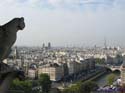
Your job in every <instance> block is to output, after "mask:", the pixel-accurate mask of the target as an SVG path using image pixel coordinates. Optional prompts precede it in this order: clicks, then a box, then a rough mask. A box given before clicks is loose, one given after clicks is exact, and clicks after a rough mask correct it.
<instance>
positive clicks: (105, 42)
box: [104, 38, 107, 49]
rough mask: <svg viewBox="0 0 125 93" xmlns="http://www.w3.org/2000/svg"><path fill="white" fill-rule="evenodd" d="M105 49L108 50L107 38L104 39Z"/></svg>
mask: <svg viewBox="0 0 125 93" xmlns="http://www.w3.org/2000/svg"><path fill="white" fill-rule="evenodd" d="M104 48H105V49H107V41H106V38H104Z"/></svg>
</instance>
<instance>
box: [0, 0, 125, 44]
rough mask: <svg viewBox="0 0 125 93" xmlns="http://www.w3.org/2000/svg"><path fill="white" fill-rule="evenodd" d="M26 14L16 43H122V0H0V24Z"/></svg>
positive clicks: (124, 38)
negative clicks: (22, 28)
mask: <svg viewBox="0 0 125 93" xmlns="http://www.w3.org/2000/svg"><path fill="white" fill-rule="evenodd" d="M21 16H23V17H24V18H25V23H26V28H25V29H24V30H23V31H20V32H19V33H18V38H17V41H16V45H28V46H42V43H46V44H47V42H51V43H52V45H53V46H70V45H71V46H94V45H99V46H102V45H104V38H106V40H107V45H112V46H118V45H119V46H125V0H1V1H0V24H1V25H3V24H5V23H6V22H8V21H9V20H11V19H12V18H14V17H21Z"/></svg>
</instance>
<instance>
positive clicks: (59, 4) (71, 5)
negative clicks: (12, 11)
mask: <svg viewBox="0 0 125 93" xmlns="http://www.w3.org/2000/svg"><path fill="white" fill-rule="evenodd" d="M11 5H13V6H16V7H18V6H19V7H21V6H25V7H35V8H50V7H53V8H54V9H60V8H61V9H81V8H83V9H87V8H91V9H93V8H96V9H98V8H102V9H103V8H106V7H110V8H111V7H113V8H114V7H120V8H121V7H122V8H124V6H125V0H2V1H1V3H0V6H3V7H4V6H11Z"/></svg>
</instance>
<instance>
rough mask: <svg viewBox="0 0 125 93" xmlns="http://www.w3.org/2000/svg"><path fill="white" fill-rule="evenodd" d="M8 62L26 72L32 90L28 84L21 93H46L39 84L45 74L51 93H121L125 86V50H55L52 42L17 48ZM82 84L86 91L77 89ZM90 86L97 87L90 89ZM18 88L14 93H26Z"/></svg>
mask: <svg viewBox="0 0 125 93" xmlns="http://www.w3.org/2000/svg"><path fill="white" fill-rule="evenodd" d="M4 62H5V63H7V64H9V65H10V66H14V67H17V69H22V70H23V71H24V72H25V76H26V81H27V82H30V83H31V85H32V86H28V83H27V85H25V87H27V90H24V92H21V93H25V91H29V92H30V93H35V92H37V93H44V92H42V85H40V84H39V80H40V78H41V75H42V74H43V75H44V74H46V75H48V76H49V77H50V81H51V83H50V85H51V87H49V88H50V89H49V91H50V93H61V92H63V93H84V92H85V93H86V92H87V93H90V92H92V93H119V92H120V91H121V87H120V86H122V85H124V84H125V68H124V66H125V65H124V63H125V48H121V47H108V46H106V45H105V46H104V47H97V46H94V47H92V48H82V47H53V46H52V45H51V43H50V42H49V43H48V44H46V45H45V44H43V45H42V47H20V46H19V47H18V46H15V47H13V48H12V52H11V54H10V55H9V57H8V59H6V60H4ZM15 82H16V81H15ZM18 83H19V81H18ZM25 83H26V82H25ZM82 83H83V85H82ZM84 83H85V84H86V85H84ZM19 84H21V82H20V83H19ZM79 84H81V87H83V90H82V89H78V88H77V87H79ZM87 84H89V85H91V84H92V86H93V87H90V88H89V86H88V88H86V87H85V86H87ZM17 86H18V87H21V85H20V86H19V85H18V84H17ZM22 86H23V83H22ZM43 86H44V85H43ZM18 87H17V88H16V87H15V89H16V90H15V89H13V88H12V89H10V92H12V93H18V92H20V91H23V90H22V89H20V88H18ZM23 87H24V86H23ZM28 88H29V90H28ZM46 88H47V86H46ZM14 91H16V92H14ZM44 91H46V90H44ZM81 91H82V92H81ZM45 93H47V92H45Z"/></svg>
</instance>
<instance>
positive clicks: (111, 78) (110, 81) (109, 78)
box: [107, 74, 115, 85]
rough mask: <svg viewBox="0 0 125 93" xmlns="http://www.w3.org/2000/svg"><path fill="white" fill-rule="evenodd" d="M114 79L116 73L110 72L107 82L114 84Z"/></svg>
mask: <svg viewBox="0 0 125 93" xmlns="http://www.w3.org/2000/svg"><path fill="white" fill-rule="evenodd" d="M114 80H115V75H114V74H110V75H109V76H107V84H108V85H112V84H113V82H114Z"/></svg>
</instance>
